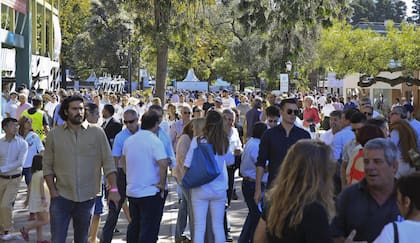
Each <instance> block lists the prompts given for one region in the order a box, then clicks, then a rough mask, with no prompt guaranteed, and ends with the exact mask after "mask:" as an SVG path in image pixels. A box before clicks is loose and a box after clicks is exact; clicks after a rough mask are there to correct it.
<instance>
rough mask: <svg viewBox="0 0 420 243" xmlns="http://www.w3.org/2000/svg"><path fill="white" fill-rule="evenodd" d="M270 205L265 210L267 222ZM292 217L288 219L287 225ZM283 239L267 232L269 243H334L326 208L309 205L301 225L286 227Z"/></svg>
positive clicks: (304, 212) (264, 215)
mask: <svg viewBox="0 0 420 243" xmlns="http://www.w3.org/2000/svg"><path fill="white" fill-rule="evenodd" d="M269 211H270V208H269V203H268V204H267V207H265V208H264V211H263V214H262V216H261V217H262V219H263V220H264V221H265V222H267V218H268V214H269ZM289 221H290V216H289V217H287V218H286V225H287V224H288V222H289ZM282 233H283V234H282V235H283V237H282V238H281V239H279V238H277V237H275V236H274V235H272V234H270V233H268V232H267V238H268V242H269V243H332V238H331V233H330V229H329V222H328V216H327V212H326V210H325V208H324V207H323V206H322V205H321V204H320V203H318V202H313V203H310V204H308V205H307V206H306V207H305V208H304V210H303V217H302V221H301V222H300V224H298V225H297V226H296V228H295V227H293V228H288V227H285V228H284V229H283V232H282Z"/></svg>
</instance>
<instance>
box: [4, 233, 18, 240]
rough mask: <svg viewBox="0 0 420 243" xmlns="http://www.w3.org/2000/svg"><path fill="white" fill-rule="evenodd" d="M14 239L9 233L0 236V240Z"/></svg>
mask: <svg viewBox="0 0 420 243" xmlns="http://www.w3.org/2000/svg"><path fill="white" fill-rule="evenodd" d="M14 238H15V237H14V236H13V235H12V234H10V233H6V234H4V235H2V236H0V240H13V239H14Z"/></svg>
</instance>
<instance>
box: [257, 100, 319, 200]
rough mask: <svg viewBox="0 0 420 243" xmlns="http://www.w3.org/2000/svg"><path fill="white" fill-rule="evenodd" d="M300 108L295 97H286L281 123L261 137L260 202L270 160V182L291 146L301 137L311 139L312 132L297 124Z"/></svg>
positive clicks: (258, 185) (259, 153) (259, 162)
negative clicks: (264, 175) (262, 184)
mask: <svg viewBox="0 0 420 243" xmlns="http://www.w3.org/2000/svg"><path fill="white" fill-rule="evenodd" d="M298 114H299V109H298V106H297V102H296V100H295V99H291V98H289V99H284V100H282V101H281V103H280V115H281V116H282V121H281V123H280V125H278V126H275V127H273V128H271V129H269V130H267V131H266V132H265V133H264V135H263V136H262V138H261V143H260V149H259V152H258V158H257V163H256V166H257V176H256V182H255V193H254V200H255V203H256V204H258V203H259V202H260V200H261V179H262V176H263V174H264V170H265V167H266V162H267V161H268V183H267V188H270V185H271V182H272V181H273V180H274V178H275V177H276V176H277V173H278V170H279V168H280V165H281V163H282V162H283V159H284V157H285V156H286V154H287V151H288V150H289V148H290V147H291V146H292V145H293V144H295V143H296V142H297V141H298V140H300V139H305V138H306V139H310V138H311V136H310V134H309V133H308V132H307V131H306V130H304V129H302V128H300V127H297V126H296V125H295V121H296V116H297V115H298Z"/></svg>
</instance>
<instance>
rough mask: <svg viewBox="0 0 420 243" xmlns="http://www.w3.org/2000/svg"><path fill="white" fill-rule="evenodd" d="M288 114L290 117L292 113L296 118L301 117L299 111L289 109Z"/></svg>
mask: <svg viewBox="0 0 420 243" xmlns="http://www.w3.org/2000/svg"><path fill="white" fill-rule="evenodd" d="M286 112H287V114H288V115H291V114H292V113H293V114H294V115H295V116H297V115H299V110H292V109H287V111H286Z"/></svg>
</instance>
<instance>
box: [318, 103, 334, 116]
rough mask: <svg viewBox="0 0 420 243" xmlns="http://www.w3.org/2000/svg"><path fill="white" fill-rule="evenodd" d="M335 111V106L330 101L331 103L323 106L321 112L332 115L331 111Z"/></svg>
mask: <svg viewBox="0 0 420 243" xmlns="http://www.w3.org/2000/svg"><path fill="white" fill-rule="evenodd" d="M333 111H335V107H334V106H333V105H332V104H331V103H329V104H325V105H324V106H323V107H322V110H321V113H322V114H324V116H328V117H329V116H330V114H331V112H333Z"/></svg>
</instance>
